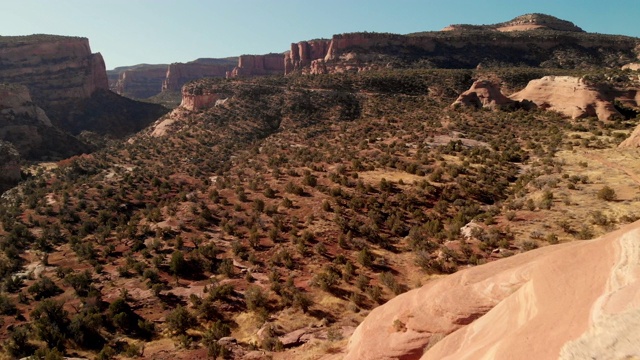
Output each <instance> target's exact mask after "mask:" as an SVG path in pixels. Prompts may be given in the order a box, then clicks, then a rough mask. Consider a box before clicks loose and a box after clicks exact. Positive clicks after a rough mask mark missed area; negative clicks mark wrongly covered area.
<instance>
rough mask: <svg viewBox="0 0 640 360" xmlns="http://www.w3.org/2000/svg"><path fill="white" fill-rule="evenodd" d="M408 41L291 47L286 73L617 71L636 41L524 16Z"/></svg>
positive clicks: (358, 37) (374, 37) (391, 37)
mask: <svg viewBox="0 0 640 360" xmlns="http://www.w3.org/2000/svg"><path fill="white" fill-rule="evenodd" d="M447 30H455V31H439V32H438V31H436V32H421V33H414V34H408V35H397V34H381V33H351V34H339V35H334V36H333V37H332V39H331V40H314V41H309V42H300V43H295V44H292V45H291V50H290V51H289V52H288V53H287V54H286V55H285V56H284V62H285V72H286V73H287V74H288V73H291V72H293V71H300V72H302V73H310V74H316V73H340V72H345V71H364V70H370V69H384V68H389V67H391V68H404V67H438V68H475V67H476V66H478V65H479V64H485V65H487V64H488V65H491V66H494V65H497V66H505V65H509V66H514V65H515V66H522V65H526V66H532V67H546V68H567V69H575V68H590V67H594V66H607V67H622V66H623V65H624V64H627V63H630V62H633V61H637V57H638V55H640V54H639V52H640V47H639V45H640V40H639V39H637V38H632V37H626V36H617V35H602V34H591V33H585V32H584V31H583V30H582V29H581V28H579V27H577V26H576V25H574V24H573V23H571V22H569V21H565V20H561V19H557V18H554V17H552V16H547V15H542V14H528V15H523V16H520V17H517V18H515V19H513V20H511V21H507V22H504V23H500V24H495V25H479V26H477V25H455V26H451V27H449V28H447ZM516 30H522V31H516Z"/></svg>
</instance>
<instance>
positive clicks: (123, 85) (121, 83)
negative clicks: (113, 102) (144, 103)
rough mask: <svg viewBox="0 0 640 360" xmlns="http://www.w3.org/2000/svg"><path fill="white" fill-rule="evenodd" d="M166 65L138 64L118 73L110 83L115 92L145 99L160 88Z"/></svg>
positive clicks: (164, 76)
mask: <svg viewBox="0 0 640 360" xmlns="http://www.w3.org/2000/svg"><path fill="white" fill-rule="evenodd" d="M166 76H167V65H138V66H136V67H133V68H131V69H127V70H124V71H122V72H120V73H119V76H118V79H117V80H116V81H115V83H113V84H112V85H111V90H112V91H114V92H115V93H117V94H119V95H122V96H126V97H129V98H134V99H146V98H148V97H151V96H153V95H156V94H158V93H159V92H160V90H162V83H163V82H164V80H165V78H166Z"/></svg>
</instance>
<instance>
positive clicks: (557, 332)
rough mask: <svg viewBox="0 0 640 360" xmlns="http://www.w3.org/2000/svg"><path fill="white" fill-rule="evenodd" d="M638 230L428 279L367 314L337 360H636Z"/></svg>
mask: <svg viewBox="0 0 640 360" xmlns="http://www.w3.org/2000/svg"><path fill="white" fill-rule="evenodd" d="M639 279H640V222H636V223H633V224H631V225H627V226H625V227H624V228H622V229H621V230H618V231H616V232H613V233H610V234H608V235H606V236H603V237H601V238H598V239H595V240H591V241H579V242H578V241H576V242H571V243H565V244H560V245H555V246H548V247H544V248H541V249H537V250H534V251H530V252H527V253H523V254H519V255H516V256H513V257H510V258H506V259H502V260H498V261H496V262H493V263H489V264H486V265H482V266H478V267H474V268H470V269H466V270H463V271H460V272H458V273H456V274H453V275H450V276H447V277H444V278H440V279H437V280H434V281H432V282H430V283H428V284H426V285H424V286H423V287H422V288H420V289H416V290H412V291H410V292H408V293H405V294H402V295H400V296H398V297H396V298H394V299H392V300H391V301H389V302H388V303H387V304H385V305H383V306H381V307H379V308H376V309H375V310H373V311H372V312H371V313H370V314H369V316H368V317H367V318H366V319H365V320H364V322H363V323H362V324H361V325H360V326H359V327H358V328H357V329H356V331H355V332H354V334H353V336H352V337H351V339H350V341H349V345H348V349H347V351H348V353H347V356H346V357H345V359H348V360H350V359H371V360H374V359H403V360H410V359H558V358H559V357H560V358H563V359H591V358H598V359H600V358H615V359H622V358H634V357H638V356H640V280H639Z"/></svg>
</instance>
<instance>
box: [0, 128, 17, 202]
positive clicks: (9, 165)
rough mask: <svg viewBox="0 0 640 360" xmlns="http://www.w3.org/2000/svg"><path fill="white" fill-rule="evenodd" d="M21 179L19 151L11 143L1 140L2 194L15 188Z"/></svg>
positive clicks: (0, 177) (0, 175)
mask: <svg viewBox="0 0 640 360" xmlns="http://www.w3.org/2000/svg"><path fill="white" fill-rule="evenodd" d="M20 179H21V175H20V154H18V150H16V149H15V148H14V147H13V145H11V144H10V143H8V142H6V141H2V140H0V194H1V193H3V192H5V191H7V190H8V189H10V188H12V187H13V186H15V185H16V184H17V183H18V182H19V181H20Z"/></svg>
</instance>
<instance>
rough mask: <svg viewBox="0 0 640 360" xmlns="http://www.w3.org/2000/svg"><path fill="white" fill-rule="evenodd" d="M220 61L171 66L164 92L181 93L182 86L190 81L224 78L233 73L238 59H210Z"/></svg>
mask: <svg viewBox="0 0 640 360" xmlns="http://www.w3.org/2000/svg"><path fill="white" fill-rule="evenodd" d="M210 60H218V61H215V62H214V61H204V60H202V61H195V62H190V63H174V64H171V65H169V67H168V69H167V72H166V76H165V79H164V80H163V82H162V91H176V92H177V91H180V90H181V89H182V85H184V84H186V83H187V82H189V81H192V80H197V79H202V78H205V77H218V78H224V77H226V76H227V72H228V71H232V70H233V68H234V66H235V65H236V64H237V61H238V60H237V59H235V58H229V59H210Z"/></svg>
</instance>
